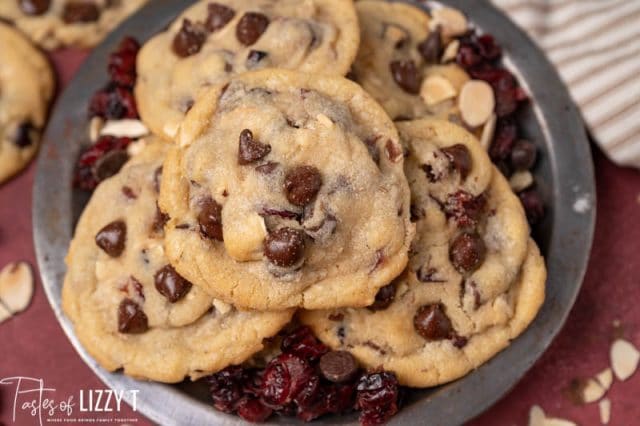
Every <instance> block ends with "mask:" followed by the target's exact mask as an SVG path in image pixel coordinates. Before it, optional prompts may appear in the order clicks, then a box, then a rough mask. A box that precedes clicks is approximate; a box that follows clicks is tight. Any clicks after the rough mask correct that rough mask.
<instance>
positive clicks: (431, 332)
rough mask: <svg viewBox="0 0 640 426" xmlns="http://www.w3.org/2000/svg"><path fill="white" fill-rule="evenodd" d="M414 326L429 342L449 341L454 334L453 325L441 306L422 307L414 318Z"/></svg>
mask: <svg viewBox="0 0 640 426" xmlns="http://www.w3.org/2000/svg"><path fill="white" fill-rule="evenodd" d="M413 326H414V328H415V330H416V332H417V333H418V334H419V335H420V336H422V337H424V338H425V339H427V340H442V339H448V338H450V337H451V336H452V334H453V325H451V320H450V319H449V317H447V315H446V314H445V312H444V306H442V305H441V304H435V305H424V306H421V307H420V308H419V309H418V311H417V312H416V314H415V316H414V317H413Z"/></svg>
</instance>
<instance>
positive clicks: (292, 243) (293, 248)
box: [264, 228, 304, 268]
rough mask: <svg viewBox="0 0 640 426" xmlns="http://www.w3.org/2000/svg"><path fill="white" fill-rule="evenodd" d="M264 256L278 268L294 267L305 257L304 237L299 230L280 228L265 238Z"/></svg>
mask: <svg viewBox="0 0 640 426" xmlns="http://www.w3.org/2000/svg"><path fill="white" fill-rule="evenodd" d="M264 255H265V256H266V257H267V259H269V261H270V262H271V263H273V264H274V265H276V266H280V267H285V268H286V267H289V266H293V265H295V264H297V263H298V262H299V261H300V260H302V258H303V256H304V235H303V234H302V232H301V231H299V230H297V229H292V228H280V229H278V230H277V231H274V232H272V233H270V234H269V235H268V236H267V238H265V240H264Z"/></svg>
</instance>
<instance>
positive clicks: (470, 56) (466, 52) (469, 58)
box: [456, 43, 482, 70]
mask: <svg viewBox="0 0 640 426" xmlns="http://www.w3.org/2000/svg"><path fill="white" fill-rule="evenodd" d="M456 62H457V63H458V65H460V66H461V67H462V68H464V69H467V70H468V69H469V68H472V67H474V66H476V65H478V64H479V63H480V62H482V57H481V56H480V54H479V53H478V52H476V50H475V49H474V48H473V46H472V45H471V44H467V43H462V44H461V45H460V47H459V48H458V54H457V55H456Z"/></svg>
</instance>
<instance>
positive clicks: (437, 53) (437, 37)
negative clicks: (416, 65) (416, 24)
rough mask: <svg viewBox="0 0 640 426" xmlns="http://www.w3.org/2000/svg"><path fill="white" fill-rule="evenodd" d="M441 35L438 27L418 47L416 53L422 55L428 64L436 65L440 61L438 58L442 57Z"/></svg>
mask: <svg viewBox="0 0 640 426" xmlns="http://www.w3.org/2000/svg"><path fill="white" fill-rule="evenodd" d="M441 33H442V30H441V29H440V26H438V27H437V28H436V29H435V30H434V31H431V32H430V33H429V35H428V36H427V38H426V39H424V41H423V42H422V43H420V44H419V45H418V52H420V55H422V57H423V58H424V60H425V61H426V62H427V63H428V64H436V63H438V62H439V61H440V57H441V56H442V40H441Z"/></svg>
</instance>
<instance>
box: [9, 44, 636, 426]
mask: <svg viewBox="0 0 640 426" xmlns="http://www.w3.org/2000/svg"><path fill="white" fill-rule="evenodd" d="M83 59H84V54H82V53H79V52H73V51H66V52H57V53H55V54H54V55H53V56H52V60H53V62H54V63H55V65H56V69H57V71H58V76H59V79H60V82H59V86H60V87H64V86H65V85H66V84H67V82H68V81H69V79H70V78H71V76H72V75H73V73H74V72H75V70H76V69H77V67H78V65H79V64H80V63H81V61H82V60H83ZM100 84H101V82H96V87H98V86H99V85H100ZM594 162H595V169H596V179H597V188H598V221H597V226H596V233H595V241H594V248H593V252H592V255H591V260H590V263H589V270H588V272H587V277H586V280H585V283H584V286H583V289H582V292H581V293H580V296H579V298H578V301H577V303H576V305H575V307H574V308H573V311H572V313H571V315H570V317H569V320H568V322H567V324H566V326H565V327H564V330H563V331H562V332H561V334H560V335H559V337H558V338H557V339H556V340H555V342H554V343H553V345H552V346H551V348H550V349H549V350H548V351H547V352H546V354H545V355H544V356H543V357H542V358H541V359H540V360H539V361H538V363H537V364H536V365H535V366H534V367H533V368H532V369H531V371H530V372H529V373H528V374H527V375H526V376H525V377H524V378H523V379H522V381H521V382H520V383H519V384H518V385H517V386H516V387H515V388H514V389H513V390H512V391H511V392H510V393H509V394H508V395H507V396H506V397H505V398H503V399H502V400H501V401H500V402H499V403H498V404H496V405H495V406H494V407H493V408H491V409H490V410H489V411H487V412H486V413H485V414H483V415H481V416H480V417H479V418H477V419H475V420H474V421H472V422H470V424H471V425H473V426H496V425H526V424H527V418H528V412H529V408H530V407H531V405H533V404H538V405H540V406H542V407H543V408H544V410H545V412H546V413H547V414H548V415H553V416H558V417H563V418H567V419H571V420H573V421H574V422H577V423H579V424H580V425H599V424H600V420H599V414H598V406H597V404H589V405H586V406H578V405H575V404H574V403H573V402H572V401H571V399H570V398H569V396H568V392H567V389H568V388H569V386H570V384H571V381H572V380H574V379H576V378H580V377H590V376H593V375H595V374H596V373H598V372H600V371H601V370H603V369H604V368H606V367H607V366H608V365H609V359H608V353H609V346H610V343H611V341H612V339H613V338H614V337H615V336H620V335H621V336H623V337H624V338H626V339H628V340H630V341H631V342H633V343H634V344H636V346H640V308H639V307H638V305H639V304H640V302H639V300H640V172H638V171H635V170H631V169H624V168H620V167H616V166H615V165H613V164H612V163H611V162H610V161H608V160H607V159H606V158H605V157H604V156H603V155H602V153H601V152H600V151H598V150H597V149H595V148H594ZM574 166H575V165H572V167H574ZM34 172H35V166H34V164H32V165H31V167H30V168H29V169H28V170H26V171H25V172H24V173H22V174H21V175H20V176H18V177H16V178H15V179H13V180H12V181H10V182H8V183H6V184H5V185H3V186H0V267H1V266H3V265H4V264H6V263H8V262H11V261H16V260H27V261H29V262H30V263H31V264H32V265H33V266H34V268H35V266H36V265H35V254H34V249H33V243H32V233H31V223H32V221H31V187H32V184H33V177H34ZM614 321H619V324H620V326H619V327H614V325H613V322H614ZM7 377H29V378H34V379H42V380H43V381H44V386H45V387H47V388H53V389H55V392H54V391H49V392H46V394H45V395H44V396H45V397H48V398H53V399H55V401H56V403H57V404H58V403H59V402H60V401H64V400H67V399H68V398H69V397H70V396H74V400H73V402H74V403H75V404H76V405H75V406H74V411H73V414H72V415H71V418H84V417H88V418H93V419H103V420H104V419H112V424H124V423H129V424H132V423H135V424H137V425H147V424H150V423H149V421H148V420H146V419H145V418H144V417H143V416H142V415H140V414H139V413H136V412H134V411H133V410H132V409H131V408H130V407H128V406H126V405H125V404H123V407H121V411H119V412H111V413H91V414H87V413H81V412H79V408H80V407H79V401H78V395H79V392H80V390H83V392H84V395H87V394H88V392H89V390H95V389H104V388H105V387H104V385H103V384H102V383H101V382H100V381H99V380H98V378H97V377H95V376H94V375H93V373H92V372H91V370H90V369H89V368H88V367H87V366H86V365H85V364H84V363H83V362H82V360H81V359H80V357H79V356H78V355H77V354H76V352H75V351H74V349H73V347H72V346H71V344H70V343H69V341H68V340H67V338H66V337H65V335H64V333H63V332H62V329H61V328H60V326H59V325H58V323H57V321H56V319H55V317H54V315H53V312H52V310H51V308H50V307H49V304H48V302H47V300H46V297H45V294H44V291H43V290H42V288H41V287H40V284H39V280H38V283H37V285H36V291H35V296H34V298H33V302H32V303H31V306H30V307H29V309H28V310H27V311H26V312H24V313H23V314H21V315H19V316H17V317H15V318H13V319H10V320H8V321H7V322H5V323H2V324H0V381H2V379H4V378H7ZM28 384H29V382H27V381H26V380H25V381H23V389H27V387H26V386H27V385H28ZM31 386H32V385H31ZM638 395H640V373H639V374H636V375H635V376H633V377H631V378H630V379H629V380H627V381H626V382H623V383H619V382H614V385H613V386H612V388H611V390H610V391H609V393H608V397H609V399H610V400H611V406H612V414H611V422H610V424H611V425H625V426H626V425H636V424H640V403H638ZM37 396H38V394H22V395H19V401H21V402H24V401H26V400H30V399H34V398H36V397H37ZM14 397H15V385H0V426H1V425H2V424H3V423H4V424H5V425H7V426H8V425H11V424H13V421H12V416H13V408H14ZM85 399H86V396H85ZM85 404H86V401H85ZM111 406H112V407H115V404H114V403H113V401H112V403H111ZM20 408H21V407H20V404H18V407H17V415H16V423H15V424H18V425H31V424H38V422H39V421H38V417H37V416H35V417H32V416H31V415H30V413H29V412H28V411H27V410H21V409H20ZM58 408H59V406H58ZM46 417H47V415H46V413H43V422H46ZM53 417H54V418H57V419H64V418H65V415H64V414H61V413H60V412H59V411H58V412H57V413H56V414H55V415H54V416H53Z"/></svg>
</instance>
